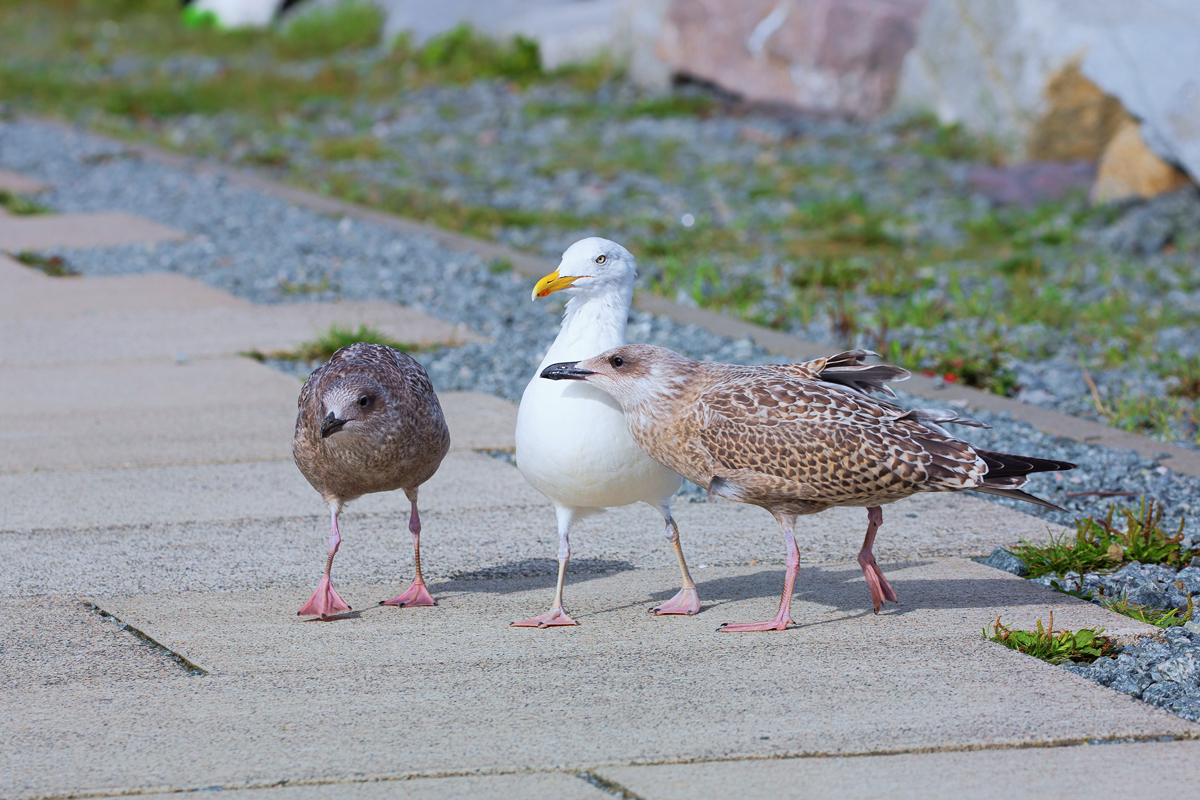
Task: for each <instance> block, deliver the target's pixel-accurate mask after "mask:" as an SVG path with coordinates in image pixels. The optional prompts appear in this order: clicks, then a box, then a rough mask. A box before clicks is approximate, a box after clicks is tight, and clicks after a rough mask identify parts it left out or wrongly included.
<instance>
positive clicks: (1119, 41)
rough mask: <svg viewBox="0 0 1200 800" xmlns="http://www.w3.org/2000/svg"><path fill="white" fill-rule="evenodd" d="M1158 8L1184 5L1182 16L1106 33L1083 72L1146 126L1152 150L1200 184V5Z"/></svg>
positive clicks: (1190, 1) (1136, 22)
mask: <svg viewBox="0 0 1200 800" xmlns="http://www.w3.org/2000/svg"><path fill="white" fill-rule="evenodd" d="M1156 2H1157V3H1160V4H1163V5H1174V4H1175V3H1179V5H1180V9H1179V11H1180V13H1179V14H1178V15H1177V16H1176V17H1175V18H1173V19H1154V18H1143V17H1141V16H1140V15H1139V16H1138V18H1136V19H1132V20H1130V21H1129V22H1126V23H1124V24H1121V25H1116V26H1113V27H1112V28H1110V29H1108V30H1106V31H1105V36H1103V37H1102V38H1100V39H1099V40H1097V41H1096V43H1095V44H1094V45H1093V46H1092V47H1091V48H1090V49H1089V50H1088V53H1087V56H1086V57H1085V58H1084V60H1083V64H1082V71H1083V74H1084V75H1086V76H1087V77H1088V78H1090V79H1091V80H1092V81H1094V82H1095V83H1096V84H1097V85H1099V86H1101V87H1103V88H1104V90H1105V91H1107V92H1108V93H1110V94H1112V95H1115V96H1116V97H1117V98H1118V99H1119V100H1120V101H1121V103H1122V104H1123V105H1124V106H1125V108H1127V109H1128V110H1129V111H1130V113H1132V114H1133V115H1134V116H1135V117H1137V118H1138V119H1140V120H1142V127H1141V136H1142V139H1143V140H1144V141H1145V143H1146V144H1147V145H1148V146H1149V147H1150V149H1151V150H1153V151H1154V152H1155V153H1157V154H1158V155H1160V156H1162V157H1163V158H1164V159H1165V160H1167V161H1169V162H1171V163H1173V164H1177V165H1179V166H1180V167H1182V168H1183V169H1184V170H1186V171H1187V172H1188V173H1190V174H1191V176H1192V177H1193V178H1200V2H1196V0H1174V2H1172V3H1166V2H1164V0H1156ZM1151 5H1153V4H1151Z"/></svg>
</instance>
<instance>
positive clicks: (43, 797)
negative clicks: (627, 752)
mask: <svg viewBox="0 0 1200 800" xmlns="http://www.w3.org/2000/svg"><path fill="white" fill-rule="evenodd" d="M606 766H640V765H625V764H608V765H606ZM556 774H557V775H570V776H572V777H575V778H578V779H580V780H582V781H584V782H585V783H588V784H591V785H592V786H595V787H596V788H599V789H601V790H602V791H607V792H610V793H612V794H614V795H616V796H618V797H624V798H627V800H643V798H642V797H641V796H640V795H637V794H634V793H633V792H631V791H630V790H628V789H625V788H624V787H622V786H621V785H620V784H618V783H616V782H615V781H610V780H608V779H606V778H600V777H598V776H595V775H593V774H592V773H590V772H588V771H586V770H585V771H582V772H581V771H578V770H575V769H474V770H438V771H430V772H413V773H408V774H400V775H364V776H362V777H359V778H300V779H298V780H291V779H288V778H281V779H279V780H276V781H250V782H247V783H228V784H209V785H207V786H191V787H178V786H136V787H127V788H123V789H100V790H97V791H94V792H89V791H83V792H67V793H57V794H36V795H22V797H21V800H95V799H96V798H104V797H141V796H147V795H160V794H192V793H195V792H215V791H253V790H262V789H282V788H285V787H300V786H357V785H360V784H369V783H401V782H405V781H422V780H439V779H446V778H486V777H501V776H507V775H556ZM609 787H612V788H609ZM618 792H620V794H618ZM0 800H4V798H0Z"/></svg>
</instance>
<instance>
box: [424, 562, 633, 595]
mask: <svg viewBox="0 0 1200 800" xmlns="http://www.w3.org/2000/svg"><path fill="white" fill-rule="evenodd" d="M632 569H635V567H634V565H633V564H632V563H631V562H629V561H625V560H622V559H608V558H580V559H572V560H571V562H570V563H569V564H568V565H567V577H566V585H567V586H571V585H573V584H578V583H583V582H584V581H589V580H594V579H596V578H603V577H606V576H608V575H611V574H613V573H615V572H627V571H629V570H632ZM557 581H558V561H557V560H556V559H553V558H530V559H525V560H523V561H509V562H507V563H503V564H496V565H493V566H490V567H484V568H483V569H477V570H471V571H470V572H456V573H454V574H453V575H451V576H450V577H448V578H446V579H444V580H441V581H438V582H437V583H431V584H430V585H429V591H431V592H434V593H435V594H436V593H437V592H438V591H442V592H447V591H458V592H465V593H471V592H486V593H488V594H512V593H514V592H526V591H529V590H531V589H546V588H550V589H552V588H554V585H555V583H556V582H557Z"/></svg>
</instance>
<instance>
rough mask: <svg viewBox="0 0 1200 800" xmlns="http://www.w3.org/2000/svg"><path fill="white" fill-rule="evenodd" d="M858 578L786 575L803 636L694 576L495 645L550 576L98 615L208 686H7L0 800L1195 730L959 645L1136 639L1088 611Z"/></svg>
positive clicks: (197, 598) (966, 578)
mask: <svg viewBox="0 0 1200 800" xmlns="http://www.w3.org/2000/svg"><path fill="white" fill-rule="evenodd" d="M316 571H317V570H314V573H315V572H316ZM856 573H857V569H856V568H853V569H852V568H849V567H829V568H810V569H805V570H804V571H803V573H802V575H801V582H800V583H801V586H802V587H803V588H802V591H801V593H800V595H799V596H798V598H797V601H798V602H797V603H796V605H795V615H796V621H797V623H798V627H796V628H795V629H793V630H790V631H788V632H785V633H781V634H767V635H746V636H742V635H733V634H720V633H717V632H716V631H715V630H714V629H715V627H716V625H717V624H718V623H720V622H722V621H725V620H727V619H742V618H747V617H749V618H754V617H757V616H760V615H761V614H762V613H763V612H764V611H766V612H767V613H770V611H772V610H773V605H774V597H775V595H776V592H777V591H778V589H779V582H780V581H779V578H780V576H779V572H778V570H774V569H771V570H758V569H755V568H749V569H747V568H741V569H731V570H724V571H720V572H713V573H711V575H712V577H709V576H705V577H704V578H703V579H702V581H701V587H702V591H703V592H704V593H705V594H706V595H707V596H708V597H709V598H710V600H709V603H710V608H709V609H707V610H706V611H704V612H703V613H701V614H700V615H698V616H696V617H693V618H668V619H664V618H656V617H653V616H650V615H647V614H646V613H645V611H644V608H645V606H646V605H648V604H649V603H650V602H652V601H653V600H656V599H661V598H663V597H665V596H666V595H667V591H664V589H666V588H667V587H668V586H670V585H672V584H673V582H674V579H675V576H674V574H673V570H670V569H665V570H638V571H633V572H623V573H616V574H612V575H598V576H588V577H585V579H582V580H576V581H572V583H571V586H570V597H571V598H572V599H571V600H570V601H569V602H570V608H571V610H572V612H573V613H574V614H575V615H576V616H577V618H578V619H579V620H580V621H581V622H582V623H583V624H581V626H580V627H578V628H572V629H558V630H549V631H542V630H536V629H533V630H530V629H521V630H514V629H511V628H509V627H508V622H509V621H510V620H511V619H513V618H515V617H517V616H524V615H526V614H528V613H530V612H531V610H540V609H542V607H543V606H544V605H545V604H546V602H547V600H548V591H549V588H550V587H549V583H550V582H549V580H548V579H544V578H531V579H510V580H499V581H460V582H458V583H454V584H441V585H437V586H435V587H431V588H433V589H434V592H435V594H436V595H437V596H438V597H439V602H440V605H439V606H438V607H436V608H426V609H408V610H405V609H394V608H381V607H379V606H376V605H374V602H375V601H376V600H377V599H380V598H382V597H384V596H387V594H388V592H389V591H391V590H393V589H394V588H395V585H388V586H360V585H354V584H350V585H346V586H345V587H344V589H345V595H347V596H348V599H350V602H351V604H352V605H360V606H361V611H360V612H351V613H350V614H348V615H347V616H348V618H347V619H345V620H339V621H335V622H332V623H322V622H306V621H302V620H299V619H298V618H297V617H296V616H295V609H296V608H297V607H298V605H299V604H300V603H301V602H302V601H303V599H304V598H303V597H300V596H299V595H306V594H307V590H308V588H309V587H299V586H298V587H295V588H293V589H275V590H262V591H253V592H240V591H239V592H228V593H202V594H192V593H177V594H175V595H173V596H172V595H161V596H158V597H131V598H97V599H96V602H97V603H98V604H99V605H100V606H101V607H102V608H104V609H105V610H106V611H109V612H110V613H113V614H114V615H115V616H117V617H118V618H120V619H121V620H122V621H124V622H127V623H129V624H131V625H133V626H135V627H137V628H138V629H139V630H141V631H142V632H144V633H145V634H147V635H148V636H151V637H152V638H154V639H155V640H156V641H158V642H160V643H162V644H163V645H165V646H167V647H169V648H171V649H173V650H175V651H177V652H179V653H181V654H182V655H184V656H185V657H186V658H188V659H189V660H191V661H193V662H195V663H196V664H197V665H199V666H200V667H202V668H204V669H206V670H209V671H211V673H212V674H211V675H209V676H192V675H188V674H187V673H186V672H184V671H183V670H182V669H181V674H180V675H179V676H178V677H173V678H165V679H161V680H127V681H123V682H121V683H120V684H109V685H107V686H105V685H100V686H85V685H82V684H79V683H69V684H65V685H61V686H54V687H46V688H42V687H32V688H26V689H20V690H14V691H6V692H5V693H4V695H3V697H2V698H0V720H3V723H2V724H3V725H4V726H5V732H4V737H5V741H6V742H8V743H12V744H13V745H16V746H15V747H5V748H3V750H2V752H0V794H2V795H4V796H22V795H30V794H33V793H34V792H35V791H36V792H41V793H66V792H68V791H81V790H82V791H100V790H117V789H131V788H140V787H152V786H155V787H164V786H174V787H180V788H189V787H204V786H212V785H221V786H237V785H239V784H242V785H244V784H251V785H264V784H267V783H270V782H274V781H278V780H283V779H287V780H290V781H301V780H304V781H308V780H320V781H328V780H347V779H353V778H356V779H360V780H361V779H363V778H367V777H371V776H397V777H402V776H406V775H422V774H425V775H429V774H434V775H436V774H444V773H446V772H453V773H459V774H461V773H462V772H465V771H470V770H483V771H493V770H496V771H518V770H527V769H533V770H546V769H560V768H566V769H572V770H583V769H591V768H594V767H595V766H597V765H618V764H626V765H629V764H638V763H652V762H655V761H661V760H679V759H687V760H693V759H713V758H749V757H762V756H782V755H801V754H808V755H817V754H826V755H836V754H846V753H871V752H893V751H905V750H914V749H921V748H935V749H937V748H944V747H978V746H998V745H1021V744H1032V743H1055V742H1074V741H1079V740H1080V739H1087V738H1111V737H1131V736H1136V737H1151V736H1160V735H1171V736H1191V735H1194V734H1196V733H1197V732H1200V727H1198V726H1195V725H1191V724H1189V723H1187V722H1184V721H1182V720H1180V719H1179V718H1177V717H1174V716H1172V715H1169V714H1166V713H1165V712H1161V711H1158V710H1156V709H1153V708H1150V707H1148V706H1146V705H1144V704H1141V703H1138V702H1136V701H1133V700H1130V699H1128V698H1125V697H1122V696H1121V695H1118V694H1116V693H1115V692H1112V691H1110V690H1108V689H1105V688H1104V687H1101V686H1099V685H1097V684H1095V683H1092V682H1090V681H1086V680H1084V679H1081V678H1079V677H1077V676H1075V675H1072V674H1070V673H1067V672H1065V671H1063V670H1060V669H1057V668H1054V667H1050V666H1048V665H1046V664H1044V663H1042V662H1040V661H1037V660H1035V659H1032V658H1029V657H1027V656H1022V655H1020V654H1018V653H1015V652H1013V651H1010V650H1007V649H1004V648H1002V647H1000V646H999V645H994V644H991V643H988V642H984V641H981V640H980V638H979V634H978V630H979V628H980V627H981V626H982V624H983V623H984V622H985V621H987V620H989V619H993V618H994V617H995V615H996V614H1004V615H1005V617H1006V618H1007V619H1012V620H1013V621H1020V622H1028V621H1031V620H1029V619H1028V617H1031V616H1035V615H1043V614H1044V613H1045V611H1046V606H1047V604H1049V605H1053V606H1054V607H1055V608H1056V610H1057V611H1056V620H1057V619H1059V618H1060V617H1061V618H1062V620H1063V622H1064V624H1076V625H1077V624H1083V623H1087V622H1101V623H1105V622H1107V623H1111V624H1112V625H1113V627H1118V626H1130V623H1128V622H1127V621H1124V620H1121V619H1120V618H1118V617H1116V616H1114V615H1111V614H1109V613H1108V612H1105V611H1103V610H1100V609H1097V608H1095V607H1093V606H1090V605H1088V604H1084V603H1081V602H1079V601H1075V600H1073V599H1072V598H1069V597H1065V596H1062V595H1058V596H1053V599H1049V600H1047V602H1043V600H1044V599H1046V598H1047V594H1046V593H1043V592H1041V591H1040V590H1039V587H1035V586H1030V585H1029V584H1027V583H1022V582H1019V581H1014V580H1013V579H1011V578H1009V577H1006V576H1004V575H1003V574H1002V573H999V572H997V571H995V570H988V569H987V568H985V567H982V566H979V565H976V564H973V563H971V562H964V561H961V560H950V561H938V562H934V563H930V564H924V565H914V566H912V567H910V568H908V569H905V570H901V571H899V572H897V573H895V574H894V580H895V584H896V588H897V591H898V592H899V593H900V595H901V597H902V598H903V599H904V602H905V605H904V606H902V607H900V608H899V609H897V610H891V611H889V612H888V613H886V614H881V615H879V616H875V615H873V614H870V613H869V612H868V611H867V610H866V590H865V588H864V586H863V584H862V582H861V578H860V577H858V576H857V575H856ZM314 578H315V574H314ZM1134 627H1136V626H1134ZM68 707H69V708H71V709H72V712H71V713H70V714H62V713H61V709H63V708H68ZM600 732H602V734H601V735H598V733H600ZM131 753H135V754H137V755H136V758H130V757H129V754H131ZM651 796H652V795H651Z"/></svg>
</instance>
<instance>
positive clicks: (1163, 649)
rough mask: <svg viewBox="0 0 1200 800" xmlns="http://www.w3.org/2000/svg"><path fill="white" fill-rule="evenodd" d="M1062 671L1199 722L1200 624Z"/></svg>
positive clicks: (1068, 665)
mask: <svg viewBox="0 0 1200 800" xmlns="http://www.w3.org/2000/svg"><path fill="white" fill-rule="evenodd" d="M1063 668H1064V669H1067V670H1070V671H1071V672H1074V673H1075V674H1076V675H1082V676H1083V677H1085V678H1090V679H1092V680H1094V681H1096V682H1097V683H1101V684H1103V685H1105V686H1107V687H1109V688H1111V689H1113V690H1115V691H1118V692H1120V693H1121V694H1127V695H1129V696H1130V697H1137V698H1140V699H1142V700H1144V701H1146V702H1147V703H1149V704H1150V705H1153V706H1158V707H1159V708H1163V709H1166V710H1167V711H1170V712H1172V713H1174V714H1178V715H1179V716H1181V717H1183V718H1184V719H1189V720H1191V721H1193V722H1200V624H1197V623H1194V622H1189V623H1188V624H1187V625H1186V626H1185V627H1183V628H1169V629H1167V630H1166V631H1164V632H1163V636H1162V638H1161V639H1147V640H1145V641H1143V642H1140V643H1138V644H1136V645H1131V646H1127V647H1124V648H1122V649H1121V652H1120V653H1119V654H1118V655H1117V656H1116V657H1115V658H1098V659H1096V661H1094V662H1093V663H1091V664H1065V665H1064V667H1063Z"/></svg>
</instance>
